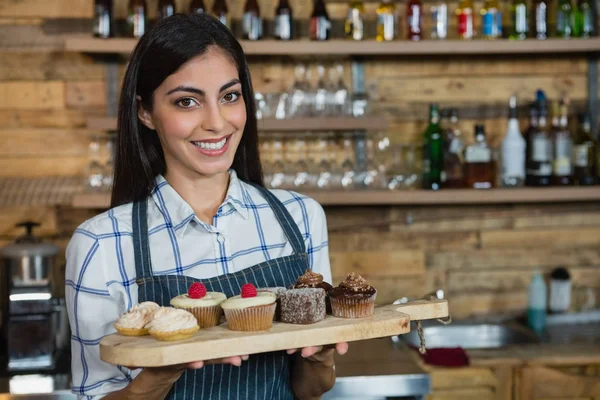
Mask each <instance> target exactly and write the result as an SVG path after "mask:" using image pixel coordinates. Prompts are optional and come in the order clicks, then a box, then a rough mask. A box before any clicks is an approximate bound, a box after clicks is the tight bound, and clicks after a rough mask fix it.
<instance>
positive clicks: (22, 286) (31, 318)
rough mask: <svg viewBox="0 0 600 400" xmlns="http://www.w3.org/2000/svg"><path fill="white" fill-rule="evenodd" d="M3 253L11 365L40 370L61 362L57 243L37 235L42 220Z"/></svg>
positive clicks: (7, 361) (5, 347)
mask: <svg viewBox="0 0 600 400" xmlns="http://www.w3.org/2000/svg"><path fill="white" fill-rule="evenodd" d="M17 226H19V227H23V228H25V229H26V233H25V234H24V235H23V236H20V237H19V238H17V240H16V242H15V243H13V244H10V245H8V246H6V247H4V248H3V249H2V250H1V251H0V253H1V255H2V257H3V259H4V265H3V267H2V268H0V282H1V283H2V293H1V294H0V301H1V302H2V305H1V312H2V327H1V346H2V347H1V350H2V362H3V366H4V370H5V371H11V372H12V371H35V370H45V369H53V368H54V366H55V351H56V344H57V342H56V335H57V332H58V328H59V327H58V323H59V322H60V320H61V318H60V316H61V315H60V314H61V313H60V311H59V310H60V308H61V307H60V305H61V303H62V304H63V305H64V301H62V302H61V301H60V299H57V298H55V297H54V296H53V293H52V278H51V277H52V274H51V271H52V268H53V262H54V257H55V256H56V254H57V253H58V251H59V249H58V247H57V246H55V245H53V244H49V243H44V242H42V241H41V240H40V239H39V238H38V237H36V236H34V235H33V228H35V227H36V226H39V224H38V223H36V222H31V221H27V222H23V223H20V224H18V225H17Z"/></svg>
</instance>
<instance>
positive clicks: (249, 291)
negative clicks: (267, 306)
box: [242, 283, 256, 299]
mask: <svg viewBox="0 0 600 400" xmlns="http://www.w3.org/2000/svg"><path fill="white" fill-rule="evenodd" d="M248 297H256V287H255V286H254V285H253V284H251V283H246V284H245V285H244V286H242V298H243V299H245V298H248Z"/></svg>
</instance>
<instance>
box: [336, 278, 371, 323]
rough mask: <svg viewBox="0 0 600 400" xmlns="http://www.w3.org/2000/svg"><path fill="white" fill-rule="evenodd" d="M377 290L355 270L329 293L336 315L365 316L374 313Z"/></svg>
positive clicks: (344, 316) (341, 316)
mask: <svg viewBox="0 0 600 400" xmlns="http://www.w3.org/2000/svg"><path fill="white" fill-rule="evenodd" d="M376 297H377V290H376V289H375V288H374V287H373V286H370V285H369V284H368V283H367V281H366V280H365V279H364V278H363V277H362V276H360V275H358V274H355V273H354V272H351V273H349V274H348V275H347V276H346V279H345V280H343V281H342V282H340V284H339V286H338V287H336V288H334V289H333V290H332V291H331V292H330V293H329V298H330V299H331V311H332V313H333V316H334V317H340V318H364V317H370V316H371V315H373V309H374V307H375V298H376Z"/></svg>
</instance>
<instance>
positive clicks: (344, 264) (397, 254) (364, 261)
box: [329, 250, 425, 277]
mask: <svg viewBox="0 0 600 400" xmlns="http://www.w3.org/2000/svg"><path fill="white" fill-rule="evenodd" d="M329 256H330V259H331V271H332V274H333V275H336V276H343V275H344V274H345V271H354V272H356V273H357V274H361V275H365V276H370V277H389V276H398V275H401V276H422V275H424V274H425V253H424V252H423V251H418V250H410V251H389V252H379V251H360V252H359V251H352V252H340V253H338V252H330V253H329ZM373 266H377V268H373Z"/></svg>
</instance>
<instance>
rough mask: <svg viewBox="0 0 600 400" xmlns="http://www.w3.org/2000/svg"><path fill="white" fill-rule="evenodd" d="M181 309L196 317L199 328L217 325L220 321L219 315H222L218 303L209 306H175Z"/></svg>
mask: <svg viewBox="0 0 600 400" xmlns="http://www.w3.org/2000/svg"><path fill="white" fill-rule="evenodd" d="M175 308H180V309H182V310H185V311H188V312H190V313H192V314H193V315H194V317H196V320H197V321H198V326H199V327H200V328H210V327H213V326H217V325H219V324H220V323H221V315H223V309H222V308H221V306H220V305H218V304H217V305H214V306H209V307H175Z"/></svg>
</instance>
